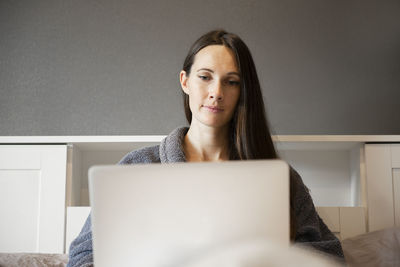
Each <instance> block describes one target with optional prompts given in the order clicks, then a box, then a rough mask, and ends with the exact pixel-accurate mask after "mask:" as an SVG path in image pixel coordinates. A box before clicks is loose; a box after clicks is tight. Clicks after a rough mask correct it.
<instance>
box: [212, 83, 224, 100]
mask: <svg viewBox="0 0 400 267" xmlns="http://www.w3.org/2000/svg"><path fill="white" fill-rule="evenodd" d="M209 98H210V99H213V100H217V101H221V100H222V99H223V98H224V94H223V90H222V84H221V83H220V82H216V83H215V84H213V85H211V87H210V89H209Z"/></svg>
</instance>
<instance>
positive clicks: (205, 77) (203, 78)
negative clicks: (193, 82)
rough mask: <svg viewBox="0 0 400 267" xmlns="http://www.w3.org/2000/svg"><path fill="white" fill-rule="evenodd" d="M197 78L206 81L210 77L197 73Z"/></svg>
mask: <svg viewBox="0 0 400 267" xmlns="http://www.w3.org/2000/svg"><path fill="white" fill-rule="evenodd" d="M199 78H200V79H201V80H203V81H208V80H209V79H210V77H208V76H205V75H199Z"/></svg>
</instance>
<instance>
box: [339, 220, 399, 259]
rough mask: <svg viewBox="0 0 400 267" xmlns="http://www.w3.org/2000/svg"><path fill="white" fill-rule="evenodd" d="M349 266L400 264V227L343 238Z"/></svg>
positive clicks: (344, 251)
mask: <svg viewBox="0 0 400 267" xmlns="http://www.w3.org/2000/svg"><path fill="white" fill-rule="evenodd" d="M342 247H343V253H344V256H345V259H346V262H347V264H348V265H349V266H354V267H358V266H360V267H361V266H362V267H368V266H371V267H372V266H374V267H384V266H400V228H399V227H396V228H388V229H384V230H380V231H375V232H370V233H366V234H362V235H359V236H356V237H352V238H348V239H345V240H342Z"/></svg>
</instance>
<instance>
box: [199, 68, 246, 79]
mask: <svg viewBox="0 0 400 267" xmlns="http://www.w3.org/2000/svg"><path fill="white" fill-rule="evenodd" d="M202 70H205V71H208V72H211V73H214V71H213V70H211V69H207V68H201V69H198V70H197V72H199V71H202ZM227 75H237V76H239V77H240V75H239V73H237V72H235V71H231V72H228V73H227Z"/></svg>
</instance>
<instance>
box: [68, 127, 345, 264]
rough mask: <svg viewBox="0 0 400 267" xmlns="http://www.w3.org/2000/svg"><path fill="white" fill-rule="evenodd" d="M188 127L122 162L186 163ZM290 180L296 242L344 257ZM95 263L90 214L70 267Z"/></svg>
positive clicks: (295, 179)
mask: <svg viewBox="0 0 400 267" xmlns="http://www.w3.org/2000/svg"><path fill="white" fill-rule="evenodd" d="M187 131H188V128H186V127H181V128H177V129H175V130H174V131H173V132H172V133H171V134H169V135H168V136H167V137H166V138H164V139H163V140H162V141H161V143H160V145H157V146H152V147H146V148H142V149H139V150H135V151H132V152H130V153H128V154H127V155H126V156H125V157H124V158H123V159H122V160H121V161H120V162H119V164H137V163H174V162H185V161H186V159H185V154H184V152H183V149H182V142H183V139H184V137H185V135H186V133H187ZM290 183H291V191H293V192H294V193H293V192H292V194H291V195H292V196H291V197H292V199H291V201H292V203H294V215H295V218H296V219H295V229H296V234H295V242H298V243H301V244H303V245H307V246H310V247H313V248H315V249H317V250H319V251H323V252H325V253H328V254H330V255H333V256H336V257H338V258H341V259H343V251H342V247H341V244H340V242H339V240H338V239H337V238H336V237H335V235H333V234H332V233H331V231H330V230H329V229H328V227H327V226H326V225H325V224H324V222H323V221H322V220H321V219H320V217H319V216H318V214H317V212H316V211H315V207H314V204H313V202H312V199H311V196H310V194H309V193H308V190H307V188H306V187H305V185H304V184H303V181H302V179H301V177H300V175H299V174H298V173H297V172H296V171H295V170H294V169H293V168H291V170H290ZM78 266H80V267H88V266H93V248H92V230H91V218H90V215H89V217H88V218H87V220H86V223H85V225H84V226H83V228H82V231H81V232H80V234H79V236H78V237H77V238H76V239H75V240H74V241H73V242H72V243H71V246H70V250H69V262H68V265H67V267H78Z"/></svg>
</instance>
